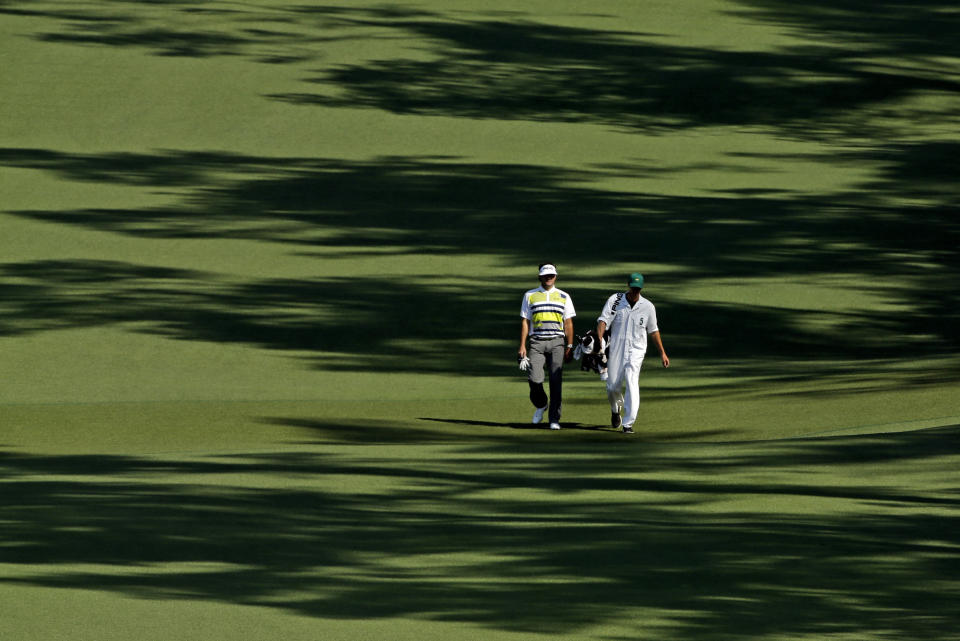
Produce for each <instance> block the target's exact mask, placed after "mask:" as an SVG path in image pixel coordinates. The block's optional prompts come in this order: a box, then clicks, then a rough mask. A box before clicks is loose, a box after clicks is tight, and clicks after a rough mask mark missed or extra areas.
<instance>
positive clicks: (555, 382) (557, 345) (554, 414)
mask: <svg viewBox="0 0 960 641" xmlns="http://www.w3.org/2000/svg"><path fill="white" fill-rule="evenodd" d="M565 347H566V343H565V342H564V338H563V337H562V336H559V337H557V338H531V339H530V349H529V355H530V402H531V403H533V405H534V407H544V406H545V405H546V404H547V395H546V393H545V392H544V391H543V378H544V373H543V370H544V367H545V366H546V367H549V368H550V422H551V423H559V422H560V408H561V404H562V403H563V354H564V351H565Z"/></svg>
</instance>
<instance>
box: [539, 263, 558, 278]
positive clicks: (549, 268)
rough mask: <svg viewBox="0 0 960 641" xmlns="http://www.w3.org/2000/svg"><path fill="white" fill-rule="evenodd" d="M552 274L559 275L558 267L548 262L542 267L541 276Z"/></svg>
mask: <svg viewBox="0 0 960 641" xmlns="http://www.w3.org/2000/svg"><path fill="white" fill-rule="evenodd" d="M551 274H552V275H554V276H556V275H557V268H556V267H554V266H553V265H551V264H550V263H546V264H545V265H544V266H543V267H541V268H540V275H541V276H549V275H551Z"/></svg>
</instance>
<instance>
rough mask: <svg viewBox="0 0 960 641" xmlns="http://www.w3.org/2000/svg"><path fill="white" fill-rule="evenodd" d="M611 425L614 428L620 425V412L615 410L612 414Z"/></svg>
mask: <svg viewBox="0 0 960 641" xmlns="http://www.w3.org/2000/svg"><path fill="white" fill-rule="evenodd" d="M610 427H612V428H613V429H617V428H618V427H620V412H613V413H612V414H610Z"/></svg>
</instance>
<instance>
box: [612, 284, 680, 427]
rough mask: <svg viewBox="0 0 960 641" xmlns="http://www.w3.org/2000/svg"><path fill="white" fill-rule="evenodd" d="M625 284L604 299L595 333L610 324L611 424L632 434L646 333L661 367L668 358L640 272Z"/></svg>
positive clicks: (666, 364)
mask: <svg viewBox="0 0 960 641" xmlns="http://www.w3.org/2000/svg"><path fill="white" fill-rule="evenodd" d="M627 287H628V288H629V289H628V290H627V291H626V292H620V293H617V294H613V295H612V296H610V298H608V299H607V302H606V303H605V304H604V306H603V311H601V312H600V317H599V318H598V319H597V336H603V335H604V333H605V332H606V331H607V328H608V327H609V328H610V341H609V345H610V350H609V354H608V357H607V398H608V399H609V400H610V426H611V427H613V428H614V429H616V428H618V427H620V426H621V425H623V431H624V433H626V434H632V433H633V424H634V423H635V422H636V420H637V411H638V409H639V405H640V367H641V366H642V365H643V358H644V356H645V355H646V353H647V339H648V337H649V340H650V341H651V342H652V343H653V344H654V345H656V346H657V349H658V350H659V351H660V360H661V362H662V363H663V366H664V367H670V359H669V358H668V357H667V352H666V350H664V348H663V341H662V340H661V339H660V328H659V327H658V326H657V310H656V309H655V308H654V306H653V303H651V302H650V301H649V300H647V299H646V298H644V297H643V296H641V294H640V292H641V290H642V289H643V274H640V273H638V272H634V273H632V274H630V276H629V278H628V279H627ZM621 412H623V418H622V419H621V416H620V413H621Z"/></svg>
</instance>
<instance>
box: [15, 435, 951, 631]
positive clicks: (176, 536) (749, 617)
mask: <svg viewBox="0 0 960 641" xmlns="http://www.w3.org/2000/svg"><path fill="white" fill-rule="evenodd" d="M957 434H958V432H957V429H956V428H952V429H949V430H937V431H931V432H924V433H917V434H898V435H884V436H882V437H865V438H847V439H825V440H817V441H794V442H780V443H775V444H770V445H769V447H767V446H763V445H759V444H749V445H729V444H728V445H715V446H712V448H711V450H710V454H709V455H704V451H703V450H693V451H690V450H687V449H685V448H684V447H678V446H666V445H655V444H653V445H652V444H648V443H646V444H643V446H642V447H634V446H631V445H630V443H629V442H618V443H616V444H610V445H601V444H594V446H593V447H592V449H591V456H584V452H583V449H582V444H581V443H567V444H565V445H564V444H560V443H552V444H549V445H548V444H544V443H536V444H533V443H530V444H525V441H523V440H521V441H517V440H516V439H515V438H514V437H513V435H506V436H505V437H487V438H486V439H483V438H480V439H470V440H469V441H468V442H461V446H460V447H459V448H457V449H449V446H444V447H445V448H446V449H444V450H443V453H442V454H440V455H439V456H438V455H428V456H424V453H423V452H421V451H420V450H418V449H417V448H420V447H423V446H422V445H411V444H408V445H406V446H400V447H399V448H398V449H396V450H394V451H393V453H392V454H391V455H390V457H389V458H383V457H382V454H380V455H377V454H372V453H371V454H364V453H363V451H362V450H360V451H357V450H356V449H352V450H349V451H343V452H341V451H339V450H337V449H336V447H335V446H334V445H332V444H331V445H330V446H328V447H325V448H324V449H323V451H316V452H312V451H306V450H305V451H302V452H298V453H293V454H263V453H257V454H253V453H251V454H238V455H236V456H231V457H216V458H206V459H197V460H169V459H141V458H136V457H108V456H47V457H43V456H32V455H23V454H12V453H6V454H3V455H2V456H0V469H2V470H3V473H4V478H5V481H4V482H3V483H0V495H2V498H3V501H2V502H0V505H2V507H0V516H2V519H3V522H4V527H3V529H2V530H0V547H2V549H3V557H4V562H5V563H8V564H13V565H18V566H21V568H22V569H21V570H19V571H18V572H17V576H18V578H7V579H4V581H5V582H7V583H9V584H26V585H41V586H51V587H61V588H83V589H90V588H91V587H94V588H96V589H100V590H107V591H114V592H117V593H120V594H124V595H129V596H137V597H143V598H163V599H190V600H196V599H206V600H214V601H221V602H224V603H230V604H246V605H258V606H265V607H273V608H280V609H285V610H290V611H293V612H296V613H298V614H301V615H306V616H313V617H320V618H327V619H330V618H344V619H360V618H363V619H373V618H386V617H417V618H427V619H432V620H439V621H450V622H459V623H471V624H479V625H483V626H486V627H488V628H491V629H494V630H511V631H526V632H534V631H536V632H541V633H544V632H545V633H553V634H563V633H571V634H572V633H580V634H585V635H586V634H590V632H589V630H590V628H591V627H593V626H597V625H603V624H604V623H608V624H609V623H611V622H614V623H616V624H617V625H618V626H627V627H628V628H629V627H630V626H634V630H633V633H634V634H641V633H645V634H648V635H649V634H652V631H651V629H650V628H648V627H647V622H648V621H651V620H657V621H659V622H661V625H662V626H663V630H665V631H668V632H669V633H670V636H676V637H678V638H679V637H682V638H685V639H692V640H694V641H696V640H701V639H702V640H704V641H706V640H709V639H763V638H770V637H771V636H781V637H797V636H809V635H823V636H829V635H833V634H855V635H857V634H860V635H864V636H865V637H868V636H870V635H873V634H881V633H882V634H888V635H890V634H892V635H894V636H897V637H899V638H910V639H930V640H940V639H944V640H945V639H947V638H950V635H951V633H952V630H954V629H956V627H957V625H958V624H960V620H958V614H957V612H956V609H955V608H954V607H953V604H954V603H955V601H956V599H957V597H958V596H960V584H958V582H957V578H956V577H957V576H958V574H957V571H958V570H960V561H958V557H957V556H956V555H955V554H953V553H952V551H951V550H953V549H954V548H955V547H956V546H957V545H960V539H958V534H957V533H958V532H960V527H958V526H960V513H958V511H957V505H958V504H957V499H958V497H957V495H956V492H955V490H950V489H948V486H949V484H947V485H943V484H942V483H941V480H944V479H945V478H946V477H943V478H942V479H941V480H935V479H934V477H931V476H929V475H928V476H925V477H923V479H918V478H916V477H915V476H910V475H907V476H902V477H901V476H898V475H897V473H896V471H895V470H896V469H898V468H897V466H898V465H899V464H900V463H903V462H909V463H910V465H911V467H912V468H913V469H916V466H917V465H921V466H923V465H927V464H929V465H930V466H934V467H932V468H931V467H929V466H928V470H935V469H936V470H941V471H942V474H941V476H942V475H944V474H949V471H948V470H949V469H954V468H955V466H956V462H955V461H954V460H953V458H955V456H954V455H953V454H952V452H954V451H956V444H957ZM348 442H349V441H348ZM351 447H353V448H355V447H356V445H351ZM376 451H379V452H381V453H382V450H376ZM851 455H853V457H852V458H851ZM864 463H870V464H871V465H873V466H874V467H873V469H874V470H875V472H876V473H877V475H876V477H875V478H877V480H878V482H874V483H869V484H868V483H864V482H862V481H861V480H859V478H858V475H857V474H856V473H855V472H854V471H853V468H852V467H851V466H854V465H860V464H864ZM828 464H829V465H830V466H833V467H834V472H833V473H832V474H828V475H825V476H821V475H819V474H817V473H814V472H813V470H823V469H826V468H825V467H824V466H826V465H828ZM900 469H902V468H900ZM94 474H95V475H96V477H94V476H92V475H94ZM760 475H762V477H763V478H764V479H765V480H764V481H763V482H758V481H757V479H758V478H759V477H760ZM251 478H257V479H260V480H262V481H264V482H269V485H270V487H251V486H250V484H249V479H251ZM937 478H940V477H937ZM343 479H350V482H349V483H348V484H346V485H345V484H344V483H343ZM278 482H281V483H279V485H278ZM283 486H286V487H283ZM756 497H762V500H757V498H756ZM810 504H815V505H818V506H820V509H817V510H806V509H795V507H794V506H796V505H810ZM77 566H83V569H77ZM70 568H73V569H70ZM170 569H175V570H176V571H170ZM931 585H936V586H937V590H935V591H933V592H931V590H930V586H931ZM638 607H640V608H642V609H643V612H644V613H645V616H644V617H643V618H642V620H637V619H635V616H636V608H638ZM629 621H635V623H629Z"/></svg>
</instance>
